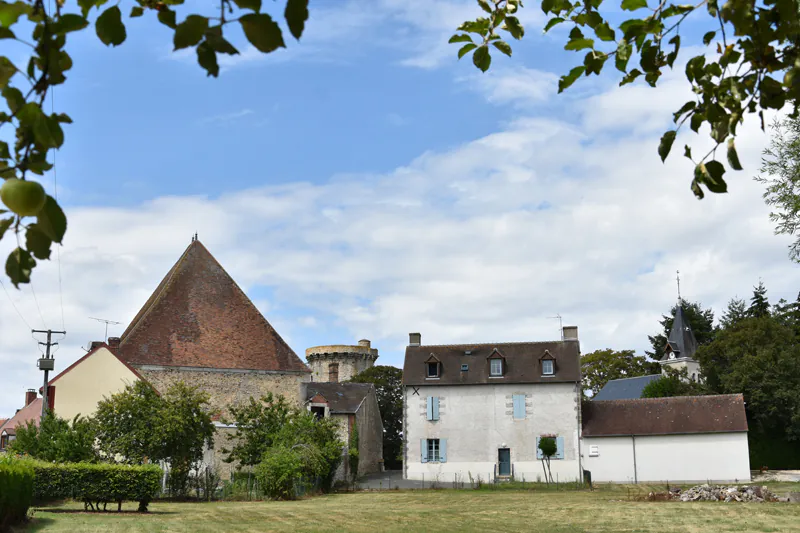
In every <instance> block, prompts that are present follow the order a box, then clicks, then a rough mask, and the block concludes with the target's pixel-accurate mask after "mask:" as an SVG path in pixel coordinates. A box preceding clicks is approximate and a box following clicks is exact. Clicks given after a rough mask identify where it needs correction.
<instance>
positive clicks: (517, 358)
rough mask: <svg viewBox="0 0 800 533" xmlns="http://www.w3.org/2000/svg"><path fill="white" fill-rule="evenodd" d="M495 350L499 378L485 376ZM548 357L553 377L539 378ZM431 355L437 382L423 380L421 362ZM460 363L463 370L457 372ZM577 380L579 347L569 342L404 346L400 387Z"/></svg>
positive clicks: (569, 381)
mask: <svg viewBox="0 0 800 533" xmlns="http://www.w3.org/2000/svg"><path fill="white" fill-rule="evenodd" d="M495 350H497V353H499V354H500V356H502V357H503V359H504V360H505V363H504V366H505V370H504V375H503V377H502V378H495V377H492V378H490V377H489V357H490V356H492V354H493V353H494V352H495ZM466 352H470V353H469V355H467V354H466ZM548 354H549V355H550V356H552V357H553V358H554V360H555V375H553V376H542V367H541V359H542V358H543V357H545V356H547V355H548ZM431 356H433V357H435V358H436V359H438V360H439V362H440V363H441V368H440V376H439V379H427V378H426V365H425V363H426V361H427V360H428V359H429V358H431ZM464 364H466V365H468V370H466V371H462V370H461V365H464ZM580 379H581V367H580V347H579V344H578V342H577V341H573V340H569V341H552V342H509V343H491V344H446V345H423V346H408V347H406V358H405V363H404V365H403V385H474V384H495V383H564V382H568V383H574V382H577V381H580Z"/></svg>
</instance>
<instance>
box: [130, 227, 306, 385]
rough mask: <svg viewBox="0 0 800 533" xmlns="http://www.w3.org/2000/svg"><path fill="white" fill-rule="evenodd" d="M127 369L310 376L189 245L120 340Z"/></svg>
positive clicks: (207, 258)
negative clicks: (173, 368) (174, 368)
mask: <svg viewBox="0 0 800 533" xmlns="http://www.w3.org/2000/svg"><path fill="white" fill-rule="evenodd" d="M117 353H118V354H119V355H120V357H121V359H122V360H123V361H125V362H126V363H129V364H131V365H161V366H187V367H202V368H216V369H243V370H267V371H296V372H311V371H310V370H309V369H308V367H307V366H306V365H305V364H304V363H303V362H302V361H301V360H300V358H299V357H297V354H295V353H294V351H293V350H292V349H291V348H290V347H289V345H288V344H286V342H285V341H284V340H283V339H282V338H281V336H280V335H278V332H276V331H275V329H274V328H273V327H272V325H270V323H269V322H267V320H266V318H264V316H263V315H262V314H261V312H260V311H259V310H258V309H257V308H256V306H255V305H253V302H251V301H250V299H249V298H248V297H247V296H246V295H245V293H244V291H242V289H241V288H240V287H239V286H238V285H237V284H236V282H235V281H233V279H232V278H231V277H230V275H229V274H228V273H227V272H226V271H225V269H224V268H222V266H221V265H220V264H219V263H218V262H217V260H216V259H214V257H213V256H212V255H211V253H209V251H208V250H207V249H206V247H205V246H203V245H202V244H201V243H200V241H198V240H194V241H192V243H191V244H190V245H189V247H188V248H186V251H185V252H184V253H183V255H182V256H181V257H180V259H178V262H177V263H175V265H174V266H173V267H172V268H171V269H170V271H169V272H168V273H167V275H166V276H164V279H163V280H162V281H161V283H160V284H159V285H158V287H157V288H156V290H155V291H154V292H153V294H152V296H150V298H149V299H148V300H147V302H146V303H145V304H144V306H143V307H142V309H141V310H140V311H139V313H138V314H137V315H136V316H135V317H134V319H133V320H132V321H131V323H130V325H129V326H128V328H127V329H126V330H125V332H124V333H123V334H122V336H121V338H120V344H119V348H118V351H117Z"/></svg>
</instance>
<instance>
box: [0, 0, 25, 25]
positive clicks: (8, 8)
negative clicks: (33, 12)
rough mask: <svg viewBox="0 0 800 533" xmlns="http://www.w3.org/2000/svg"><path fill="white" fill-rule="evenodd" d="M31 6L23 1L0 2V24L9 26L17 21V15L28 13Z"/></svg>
mask: <svg viewBox="0 0 800 533" xmlns="http://www.w3.org/2000/svg"><path fill="white" fill-rule="evenodd" d="M30 9H31V6H30V5H28V4H26V3H25V2H14V3H8V2H2V3H0V26H3V27H5V28H10V27H11V26H13V25H14V24H16V23H17V20H19V17H21V16H22V15H24V14H27V13H30Z"/></svg>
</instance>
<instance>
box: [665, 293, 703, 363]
mask: <svg viewBox="0 0 800 533" xmlns="http://www.w3.org/2000/svg"><path fill="white" fill-rule="evenodd" d="M667 345H668V346H669V347H670V348H672V351H673V352H675V358H682V357H687V358H689V359H691V358H692V357H694V354H695V352H696V351H697V339H696V338H695V336H694V332H693V331H692V326H690V325H689V321H688V320H687V319H686V315H684V314H683V306H682V305H680V304H679V305H678V310H677V311H676V312H675V320H673V321H672V330H671V331H670V332H669V337H667ZM668 357H669V353H665V354H664V356H663V357H662V358H661V360H662V361H666V360H667V359H668Z"/></svg>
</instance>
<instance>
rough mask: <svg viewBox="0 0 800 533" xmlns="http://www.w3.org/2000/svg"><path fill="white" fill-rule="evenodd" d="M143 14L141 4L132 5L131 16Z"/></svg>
mask: <svg viewBox="0 0 800 533" xmlns="http://www.w3.org/2000/svg"><path fill="white" fill-rule="evenodd" d="M142 15H144V8H142V7H141V6H133V7H132V8H131V18H136V17H141V16H142Z"/></svg>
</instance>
